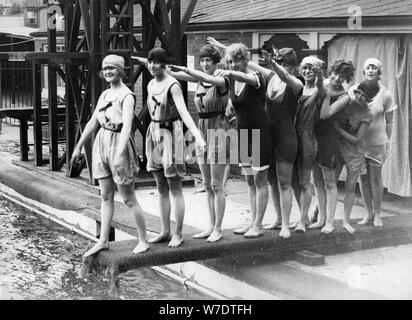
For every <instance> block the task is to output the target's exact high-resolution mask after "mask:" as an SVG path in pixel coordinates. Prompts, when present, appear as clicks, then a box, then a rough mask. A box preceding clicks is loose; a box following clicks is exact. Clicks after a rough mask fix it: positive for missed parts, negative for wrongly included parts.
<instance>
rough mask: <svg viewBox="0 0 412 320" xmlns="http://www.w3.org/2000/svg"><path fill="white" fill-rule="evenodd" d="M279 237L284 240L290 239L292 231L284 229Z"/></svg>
mask: <svg viewBox="0 0 412 320" xmlns="http://www.w3.org/2000/svg"><path fill="white" fill-rule="evenodd" d="M279 237H281V238H283V239H287V238H290V231H289V228H288V227H282V229H281V230H280V232H279Z"/></svg>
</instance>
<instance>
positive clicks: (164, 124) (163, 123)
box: [152, 116, 182, 129]
mask: <svg viewBox="0 0 412 320" xmlns="http://www.w3.org/2000/svg"><path fill="white" fill-rule="evenodd" d="M178 120H182V119H181V118H180V116H176V117H173V118H170V119H168V120H162V121H161V120H155V119H152V122H156V123H159V126H160V128H165V129H171V127H172V123H173V122H175V121H178Z"/></svg>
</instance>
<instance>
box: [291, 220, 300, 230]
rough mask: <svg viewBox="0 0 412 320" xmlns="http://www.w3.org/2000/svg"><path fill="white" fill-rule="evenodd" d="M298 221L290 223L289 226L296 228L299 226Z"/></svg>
mask: <svg viewBox="0 0 412 320" xmlns="http://www.w3.org/2000/svg"><path fill="white" fill-rule="evenodd" d="M298 223H299V222H298V221H295V222H292V223H290V224H289V228H290V229H295V228H296V227H297V226H298Z"/></svg>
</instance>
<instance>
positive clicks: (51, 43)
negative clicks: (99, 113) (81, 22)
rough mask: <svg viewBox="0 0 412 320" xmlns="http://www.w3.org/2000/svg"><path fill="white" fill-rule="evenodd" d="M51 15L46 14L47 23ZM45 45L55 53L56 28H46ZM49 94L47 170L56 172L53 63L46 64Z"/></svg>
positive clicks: (56, 140) (55, 88) (55, 82)
mask: <svg viewBox="0 0 412 320" xmlns="http://www.w3.org/2000/svg"><path fill="white" fill-rule="evenodd" d="M52 16H53V13H48V21H50V18H51V17H52ZM47 43H48V48H49V52H56V26H55V25H54V26H50V25H48V27H47ZM48 85H49V88H48V92H49V133H50V136H49V148H50V153H49V169H50V170H52V171H56V170H57V167H58V160H59V159H58V119H57V75H56V68H55V66H54V65H53V63H50V61H49V64H48Z"/></svg>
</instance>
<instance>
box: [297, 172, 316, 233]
mask: <svg viewBox="0 0 412 320" xmlns="http://www.w3.org/2000/svg"><path fill="white" fill-rule="evenodd" d="M311 171H312V170H311V169H306V168H299V182H300V189H301V192H300V220H299V222H298V225H297V226H296V228H295V231H296V232H305V231H306V225H307V224H308V223H309V217H308V211H309V208H310V203H311V202H312V192H311V182H310V174H311Z"/></svg>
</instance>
